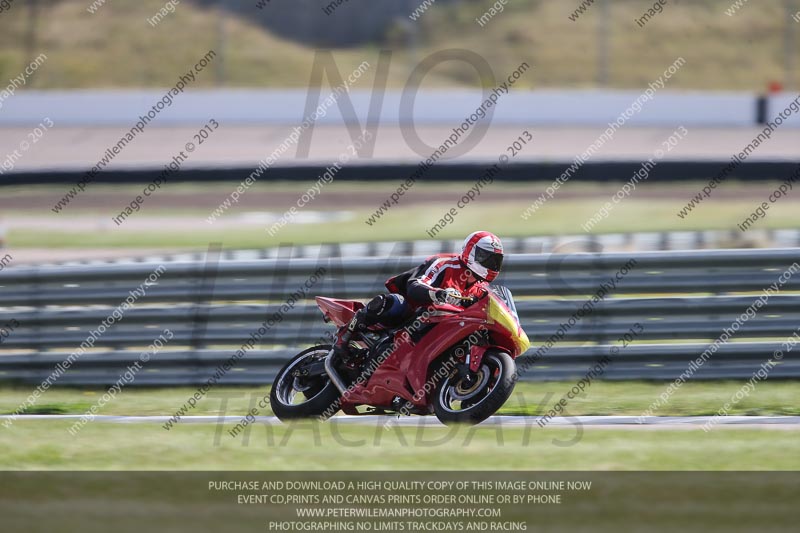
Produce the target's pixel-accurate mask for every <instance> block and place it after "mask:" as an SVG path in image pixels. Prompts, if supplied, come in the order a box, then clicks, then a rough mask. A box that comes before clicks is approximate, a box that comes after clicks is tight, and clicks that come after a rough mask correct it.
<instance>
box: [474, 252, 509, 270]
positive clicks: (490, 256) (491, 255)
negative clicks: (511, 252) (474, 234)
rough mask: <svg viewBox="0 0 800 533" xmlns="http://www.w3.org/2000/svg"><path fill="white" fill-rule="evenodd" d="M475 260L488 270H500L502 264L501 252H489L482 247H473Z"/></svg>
mask: <svg viewBox="0 0 800 533" xmlns="http://www.w3.org/2000/svg"><path fill="white" fill-rule="evenodd" d="M475 262H476V263H478V264H479V265H481V266H484V267H486V268H488V269H489V270H497V271H499V270H500V267H502V266H503V254H498V253H495V252H490V251H488V250H484V249H482V248H477V247H476V248H475Z"/></svg>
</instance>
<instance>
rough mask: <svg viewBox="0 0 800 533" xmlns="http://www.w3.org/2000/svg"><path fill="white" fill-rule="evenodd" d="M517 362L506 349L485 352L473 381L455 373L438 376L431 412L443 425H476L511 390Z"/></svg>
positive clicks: (509, 395) (496, 406) (496, 408)
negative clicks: (465, 380) (468, 380)
mask: <svg viewBox="0 0 800 533" xmlns="http://www.w3.org/2000/svg"><path fill="white" fill-rule="evenodd" d="M516 369H517V366H516V363H514V359H512V358H511V356H510V355H508V354H507V353H505V352H500V351H493V352H486V354H485V355H484V356H483V360H482V361H481V367H480V369H479V370H478V372H477V373H476V374H475V375H474V376H473V381H471V382H469V383H466V384H465V383H464V380H463V379H461V378H460V377H459V376H458V374H453V375H451V376H447V377H445V378H443V379H441V380H440V381H439V383H438V385H437V386H436V391H435V395H434V398H433V411H434V413H436V418H438V419H439V421H441V422H442V423H443V424H448V425H450V424H470V425H474V424H479V423H481V422H483V421H484V420H486V419H487V418H489V417H490V416H492V415H493V414H495V413H496V412H497V410H498V409H500V407H502V405H503V404H504V403H506V400H508V399H509V398H510V397H511V393H512V392H514V385H515V384H516V379H515V377H514V375H515V373H516Z"/></svg>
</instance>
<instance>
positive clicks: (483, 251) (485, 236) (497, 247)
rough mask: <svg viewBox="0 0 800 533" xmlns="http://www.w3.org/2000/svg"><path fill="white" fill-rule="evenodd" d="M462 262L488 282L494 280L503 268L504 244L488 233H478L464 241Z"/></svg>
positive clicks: (472, 234)
mask: <svg viewBox="0 0 800 533" xmlns="http://www.w3.org/2000/svg"><path fill="white" fill-rule="evenodd" d="M461 261H462V262H463V263H464V264H465V265H467V268H469V269H470V270H471V271H472V272H474V273H475V274H476V275H477V276H478V277H480V278H482V279H485V280H486V281H492V280H494V279H495V278H496V277H497V275H498V274H499V273H500V268H501V267H502V266H503V243H501V242H500V239H498V238H497V235H495V234H493V233H489V232H488V231H476V232H475V233H471V234H470V235H469V237H467V238H466V239H465V240H464V247H463V248H462V249H461Z"/></svg>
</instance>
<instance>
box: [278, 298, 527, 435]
mask: <svg viewBox="0 0 800 533" xmlns="http://www.w3.org/2000/svg"><path fill="white" fill-rule="evenodd" d="M316 300H317V305H318V306H319V308H320V310H322V314H323V318H324V320H325V321H326V322H333V323H334V324H335V325H337V326H338V327H339V328H340V333H341V328H343V327H344V326H345V325H346V324H348V323H349V322H350V320H351V319H352V318H353V315H354V314H355V313H356V311H358V310H359V309H361V308H362V307H364V304H363V303H361V302H358V301H354V300H339V299H334V298H325V297H322V296H318V297H317V299H316ZM463 302H464V303H463V305H461V306H454V305H449V304H436V305H431V306H429V307H426V308H422V309H418V310H417V312H416V314H415V315H414V316H413V317H412V318H410V319H409V320H407V321H406V322H405V323H403V324H402V325H400V326H398V327H395V328H390V329H386V328H382V327H373V328H370V329H368V330H367V331H366V332H365V333H363V334H362V336H361V338H360V339H358V340H357V341H353V342H352V343H351V345H350V356H348V357H347V358H346V360H343V359H342V357H340V356H338V355H335V352H334V350H333V347H332V346H330V345H321V346H314V347H313V348H309V349H307V350H305V351H303V352H301V353H299V354H298V355H296V356H295V357H294V358H292V359H291V360H290V361H289V362H288V363H287V364H286V365H285V366H284V367H283V368H282V369H281V370H280V372H278V376H277V377H276V378H275V382H274V383H273V385H272V391H271V393H270V404H271V406H272V410H273V412H274V413H275V415H276V416H277V417H278V418H279V419H280V420H291V419H297V418H309V417H317V418H318V419H320V420H324V419H327V418H329V417H331V416H333V415H334V414H335V413H336V412H338V411H339V410H341V411H343V412H344V413H346V414H348V415H359V414H421V415H429V414H433V413H435V414H436V417H437V418H438V419H439V420H440V421H441V422H443V423H445V424H452V423H467V424H477V423H479V422H482V421H483V420H485V419H486V418H488V417H489V416H491V415H493V414H494V413H495V412H497V410H498V409H499V408H500V407H501V406H502V405H503V404H504V403H505V401H506V400H508V398H509V397H510V396H511V393H512V391H513V390H514V385H515V383H516V377H517V376H516V364H515V362H514V359H515V358H516V357H517V356H519V355H521V354H523V353H525V351H526V350H527V349H528V347H529V346H530V342H529V340H528V336H527V335H526V334H525V332H524V331H523V330H522V327H521V326H520V322H519V316H518V315H517V310H516V306H515V305H514V300H513V297H512V295H511V291H509V290H508V289H507V288H505V287H502V286H493V287H492V288H491V290H489V291H487V292H486V293H485V294H484V295H483V296H481V297H479V298H464V300H463ZM360 408H361V409H360Z"/></svg>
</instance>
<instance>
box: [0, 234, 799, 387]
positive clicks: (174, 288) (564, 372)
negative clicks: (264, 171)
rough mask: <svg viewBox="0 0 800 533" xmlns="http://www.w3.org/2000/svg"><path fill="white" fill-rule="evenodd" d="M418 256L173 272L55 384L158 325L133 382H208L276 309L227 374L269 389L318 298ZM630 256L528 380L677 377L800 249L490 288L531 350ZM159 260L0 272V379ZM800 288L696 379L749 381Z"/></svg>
mask: <svg viewBox="0 0 800 533" xmlns="http://www.w3.org/2000/svg"><path fill="white" fill-rule="evenodd" d="M422 259H423V258H422V257H389V258H384V259H378V258H359V259H357V260H350V259H342V258H338V257H332V258H329V259H325V260H315V259H307V258H300V259H292V258H283V259H276V260H262V261H222V262H219V263H218V264H216V265H214V264H209V265H206V264H203V263H200V262H186V263H165V264H164V265H163V266H164V270H163V274H162V275H161V277H160V278H159V279H158V281H157V282H156V283H154V284H152V286H149V287H147V288H146V294H145V295H144V296H142V297H141V298H139V299H138V301H137V302H136V303H135V305H133V307H131V308H130V309H128V310H127V311H125V312H124V314H123V315H122V318H121V320H118V321H116V323H115V324H114V325H113V326H111V327H109V328H108V329H107V330H106V331H105V332H104V333H103V334H102V336H100V337H99V338H98V339H97V341H96V342H95V344H94V348H93V349H92V350H89V351H87V352H86V353H85V354H83V355H82V356H81V357H80V358H79V359H78V360H77V361H76V362H75V363H74V364H73V365H72V366H71V368H70V369H69V370H68V371H67V372H66V373H65V374H64V375H63V376H61V377H60V378H59V380H58V384H61V385H67V384H69V385H110V384H112V383H114V382H116V381H117V380H118V379H119V377H120V375H121V373H122V372H124V370H125V369H126V368H127V367H128V365H130V364H132V363H133V362H134V361H136V360H138V357H139V354H140V353H141V351H142V350H144V349H145V348H146V347H147V346H148V345H149V344H150V343H152V342H153V340H154V339H155V338H156V337H157V336H158V335H159V334H160V333H161V332H162V331H163V330H164V329H165V328H169V329H170V331H172V333H173V334H174V338H173V339H172V340H171V341H170V342H169V345H168V346H166V347H165V348H164V349H163V350H162V351H160V352H159V353H158V354H156V355H155V356H153V357H152V358H151V359H150V361H149V362H147V363H146V364H144V365H143V370H142V371H141V372H139V373H138V374H137V376H136V379H135V382H134V384H135V385H151V386H161V385H165V386H166V385H195V384H200V383H203V382H205V381H206V380H207V379H208V378H209V377H210V376H211V375H213V373H214V371H215V369H216V368H217V366H219V365H220V364H221V363H223V362H224V361H225V360H227V359H228V358H229V357H231V355H232V354H233V353H234V352H235V351H236V350H237V349H239V348H240V347H241V345H242V343H243V342H245V341H246V340H247V338H248V337H249V336H250V334H251V333H252V332H254V331H255V330H257V329H258V327H259V325H260V324H262V322H263V321H264V320H265V319H267V318H268V317H271V316H275V314H276V313H281V320H280V321H279V322H277V323H276V324H275V326H274V327H271V328H269V329H268V331H266V333H265V334H264V335H263V336H262V337H261V338H260V339H259V341H258V344H257V345H256V346H255V347H254V348H253V349H251V350H249V351H248V352H247V354H246V355H245V356H244V357H243V358H242V359H241V360H240V361H239V362H238V363H237V364H236V366H235V367H234V369H233V370H231V371H230V372H228V373H227V374H226V375H225V377H224V378H223V379H222V380H220V383H227V384H264V383H268V382H270V381H271V379H272V378H273V376H274V375H275V373H276V371H277V369H278V368H279V367H280V366H281V365H282V364H283V362H284V361H286V359H287V358H288V357H290V356H291V355H293V354H294V353H296V352H298V351H299V349H301V348H304V347H307V346H309V345H312V344H316V343H317V342H319V339H320V338H321V337H323V336H324V335H325V334H326V332H330V331H332V328H331V327H330V326H327V325H325V324H323V322H322V320H321V316H320V313H319V312H318V310H317V308H316V306H315V305H314V303H313V297H314V296H316V295H329V296H336V297H342V298H361V299H366V298H369V297H371V296H372V295H374V294H376V293H378V292H381V291H382V290H383V282H384V281H385V279H386V278H388V277H389V276H390V275H392V274H394V273H396V272H400V271H402V270H405V269H407V268H410V267H411V266H413V265H415V264H418V263H419V262H421V261H422ZM632 259H633V260H635V262H636V264H635V266H633V268H631V269H630V271H629V272H628V273H627V274H626V275H624V276H623V277H622V278H621V279H620V280H618V281H617V286H616V288H615V289H614V290H612V291H610V293H609V295H608V296H607V297H606V298H605V299H603V300H600V301H599V302H597V303H596V304H595V305H594V308H593V310H592V312H591V313H588V314H586V316H584V317H583V318H581V319H580V320H578V321H577V322H576V324H575V325H574V327H572V328H570V329H569V331H567V332H566V334H565V336H564V338H563V339H561V340H560V341H559V342H558V343H556V344H555V345H554V346H553V347H552V348H551V349H549V350H548V351H547V352H546V354H545V356H544V357H542V358H541V359H539V360H537V362H536V363H535V364H534V365H532V366H531V368H530V370H528V371H527V372H525V373H523V374H522V378H523V379H527V380H554V379H573V378H578V377H580V376H582V375H584V374H585V373H586V371H587V370H588V369H589V368H590V367H591V366H593V365H594V364H595V362H597V361H599V360H600V359H601V358H603V357H604V356H606V355H610V356H611V358H612V364H610V365H609V366H607V367H606V369H605V374H604V375H603V378H604V379H654V380H666V379H674V378H676V377H677V376H679V375H680V374H681V373H682V372H683V371H684V370H686V369H687V367H688V365H689V363H690V362H691V361H692V360H694V359H696V358H697V357H698V356H699V355H700V354H701V353H702V352H703V350H705V349H706V348H707V347H708V345H709V344H710V343H711V342H713V341H714V340H715V339H716V338H718V337H719V336H720V334H721V333H722V331H723V330H724V328H727V327H730V326H731V324H732V323H733V322H734V320H735V319H736V317H738V316H740V315H741V314H742V313H743V312H744V311H745V310H746V309H747V308H748V307H749V306H750V305H751V304H752V303H753V302H754V301H755V299H756V298H757V297H758V296H760V295H761V294H763V291H764V289H765V288H767V287H769V286H770V285H772V284H774V283H776V282H777V279H778V277H779V276H780V275H781V274H782V273H784V272H785V271H786V270H787V268H789V267H790V265H792V264H794V263H795V262H797V263H798V264H800V249H777V250H774V249H773V250H715V251H686V252H645V253H635V254H626V253H608V254H586V253H577V254H571V255H511V256H510V257H509V258H508V260H507V262H506V265H505V269H504V272H503V274H502V275H501V277H500V279H499V280H498V281H497V283H500V284H503V285H506V286H508V287H509V288H510V289H511V290H512V292H513V293H514V295H515V297H516V299H517V301H518V311H519V314H520V318H521V321H522V323H523V327H524V328H525V330H526V331H527V333H528V335H529V336H530V337H531V339H532V342H533V348H532V349H531V351H530V352H529V353H528V354H527V357H530V356H531V354H533V353H534V351H535V350H536V349H537V348H538V347H539V345H540V344H541V343H542V342H543V340H544V339H546V338H547V337H549V336H550V335H552V334H553V333H555V332H556V330H558V328H559V325H560V324H562V323H564V322H565V321H567V320H568V319H569V318H570V316H572V315H573V313H575V312H576V310H577V309H578V308H580V307H581V306H582V305H584V303H585V302H586V301H587V300H588V299H589V298H590V297H591V295H592V294H594V293H595V292H596V291H597V290H598V289H599V288H600V286H601V284H603V283H606V284H608V283H609V280H610V278H611V277H612V276H614V275H615V273H616V272H617V271H618V269H620V267H622V266H623V265H625V264H626V263H629V262H630V261H631V260H632ZM158 266H159V265H157V264H152V263H150V264H136V265H102V266H80V267H66V266H49V267H11V268H7V269H6V270H4V271H2V272H0V306H2V307H0V327H2V326H3V324H6V323H9V322H11V321H16V322H17V323H18V324H19V325H18V327H15V328H14V329H13V331H10V332H9V334H8V335H7V336H5V338H3V339H2V343H0V382H19V383H28V384H38V383H40V382H42V381H43V380H44V379H45V378H46V377H47V376H48V375H49V374H50V373H51V372H52V371H53V369H54V367H55V366H56V365H57V364H58V363H60V362H62V361H64V359H65V358H66V357H67V356H68V355H69V354H70V353H71V352H73V351H74V350H76V349H77V348H78V346H79V345H80V344H81V343H82V342H83V341H84V340H85V339H86V338H87V336H88V335H89V332H90V331H92V330H94V329H96V328H97V327H98V326H99V325H100V324H101V323H102V322H103V320H104V319H106V318H107V317H108V316H109V314H110V313H111V311H112V310H113V309H114V308H116V307H117V306H118V305H120V304H121V302H123V301H124V300H125V298H126V297H128V296H129V294H130V291H132V290H135V289H136V288H137V287H139V286H140V285H141V284H142V283H143V282H144V280H145V279H146V278H147V277H148V276H149V275H150V274H151V273H152V272H153V271H154V269H155V268H156V267H158ZM320 267H322V268H324V271H325V273H324V275H322V276H321V277H320V279H319V280H318V281H317V282H316V283H315V284H313V286H312V287H311V288H310V289H306V290H307V294H306V295H305V297H304V298H303V299H302V300H301V301H300V302H298V303H297V305H296V306H295V307H294V308H293V309H290V310H288V311H286V312H285V313H284V312H283V311H282V306H283V304H285V302H286V301H287V298H289V296H290V294H291V293H293V292H295V291H297V290H298V289H300V288H301V287H303V284H304V283H305V282H306V281H307V280H308V279H309V277H310V276H312V275H313V274H314V272H317V271H319V270H318V269H320ZM798 274H800V273H798ZM798 294H800V275H796V276H794V277H790V278H789V279H788V280H787V281H786V282H785V284H783V285H782V287H781V288H780V291H779V292H775V293H774V294H772V295H771V296H770V298H769V300H768V303H767V305H766V306H764V307H763V308H762V309H760V310H759V312H758V313H757V314H756V315H755V316H754V317H753V318H749V319H748V320H747V321H745V322H744V323H743V324H742V325H741V327H740V328H738V329H737V331H736V333H735V335H734V336H733V339H732V340H731V341H730V342H728V343H727V344H724V345H722V346H721V348H720V349H719V351H717V352H716V353H715V354H714V355H713V356H712V357H711V358H710V359H709V360H708V361H707V362H706V363H705V364H704V365H703V366H702V368H700V369H699V370H698V371H697V372H696V374H695V378H697V379H728V378H737V379H739V378H749V377H750V376H751V375H752V374H753V372H755V371H756V370H758V368H759V367H760V365H761V364H762V363H764V362H765V361H766V360H768V359H769V357H770V356H771V355H772V353H773V352H774V351H775V350H776V349H778V348H779V347H780V344H781V342H782V341H783V340H785V339H786V338H787V337H789V336H790V335H791V334H792V333H793V332H794V331H795V329H796V328H797V327H798V325H800V296H799V295H798ZM283 309H284V310H285V309H286V307H285V306H283ZM634 323H639V324H641V332H640V333H639V334H638V335H637V338H636V339H635V342H633V343H632V344H630V345H629V346H627V347H625V348H622V347H621V346H620V345H619V344H618V339H619V338H620V337H621V336H622V335H624V334H625V332H627V331H629V329H630V328H631V327H632V326H633V324H634ZM615 346H616V349H615V351H614V352H613V355H611V354H612V349H614V348H615ZM616 350H618V351H616ZM770 377H771V378H772V379H775V378H800V358H798V357H797V356H796V355H795V354H794V353H793V352H791V351H789V352H787V353H785V356H784V359H783V360H782V361H781V362H780V364H779V365H778V366H777V367H775V368H774V369H773V370H772V372H771V374H770Z"/></svg>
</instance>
